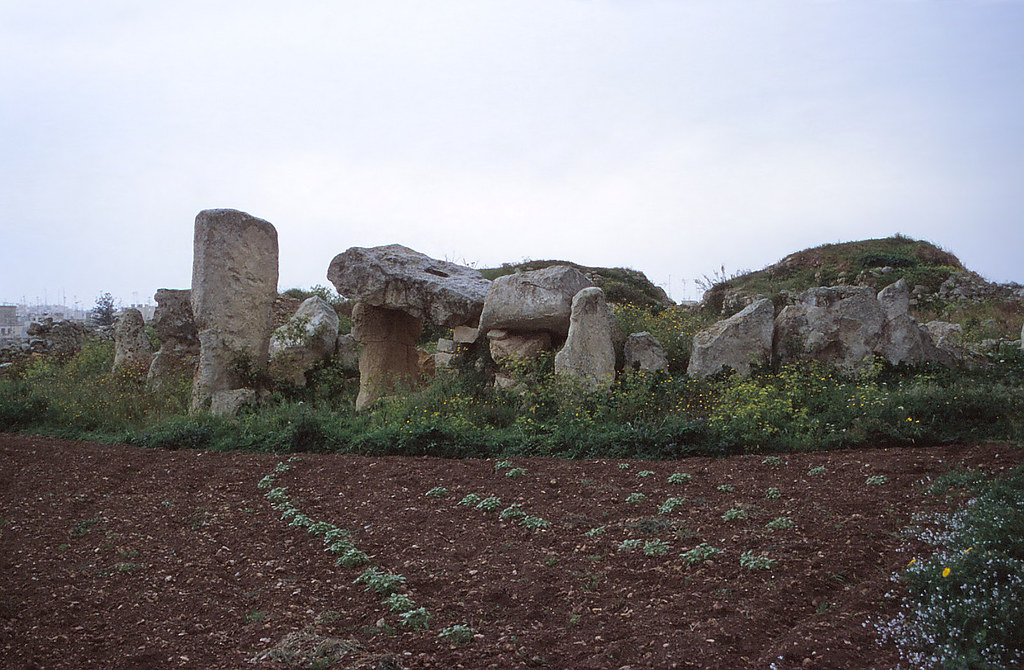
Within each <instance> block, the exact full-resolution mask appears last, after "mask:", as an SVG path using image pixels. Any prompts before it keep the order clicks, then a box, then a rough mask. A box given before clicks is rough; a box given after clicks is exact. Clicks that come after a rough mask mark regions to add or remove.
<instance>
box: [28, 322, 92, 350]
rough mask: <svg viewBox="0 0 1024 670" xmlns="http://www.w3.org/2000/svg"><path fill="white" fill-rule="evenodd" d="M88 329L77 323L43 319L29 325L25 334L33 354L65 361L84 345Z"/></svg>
mask: <svg viewBox="0 0 1024 670" xmlns="http://www.w3.org/2000/svg"><path fill="white" fill-rule="evenodd" d="M88 333H89V328H88V327H87V326H86V325H85V324H83V323H79V322H77V321H63V320H61V321H54V320H53V319H51V318H50V317H44V318H43V319H42V320H40V321H33V322H32V323H30V324H29V326H28V328H27V329H26V331H25V334H26V335H28V337H29V341H28V344H29V348H30V349H31V350H32V352H33V353H37V354H49V355H51V356H55V357H57V358H60V359H67V358H70V357H72V356H74V355H75V354H77V353H78V352H79V351H81V349H82V345H83V344H84V343H85V337H86V335H87V334H88Z"/></svg>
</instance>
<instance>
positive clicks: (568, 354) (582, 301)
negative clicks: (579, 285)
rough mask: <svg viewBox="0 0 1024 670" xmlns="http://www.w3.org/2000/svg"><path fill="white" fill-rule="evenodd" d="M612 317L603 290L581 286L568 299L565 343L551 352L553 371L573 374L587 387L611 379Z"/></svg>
mask: <svg viewBox="0 0 1024 670" xmlns="http://www.w3.org/2000/svg"><path fill="white" fill-rule="evenodd" d="M612 336H613V335H612V317H611V310H609V309H608V303H607V302H605V299H604V292H603V291H602V290H601V289H599V288H596V287H591V288H585V289H583V290H582V291H580V292H579V293H577V294H576V296H575V297H574V298H573V299H572V311H571V315H570V318H569V332H568V335H567V337H566V339H565V346H563V347H562V349H561V350H560V351H559V352H558V353H557V354H556V355H555V374H559V375H566V376H569V377H574V378H576V379H578V380H579V381H580V382H582V383H583V384H584V385H585V386H588V387H590V388H594V389H596V388H601V387H607V386H609V385H610V384H611V383H612V382H613V381H615V348H614V346H613V344H612Z"/></svg>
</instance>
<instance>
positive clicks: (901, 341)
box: [875, 279, 934, 364]
mask: <svg viewBox="0 0 1024 670" xmlns="http://www.w3.org/2000/svg"><path fill="white" fill-rule="evenodd" d="M877 300H878V304H879V306H880V307H881V308H882V312H883V313H884V314H885V323H884V325H883V326H882V339H881V341H879V343H878V345H877V346H876V348H875V353H877V354H879V355H881V356H882V357H884V358H885V359H886V360H887V361H889V362H891V363H894V364H899V363H910V364H916V363H923V362H924V361H926V360H929V359H930V358H931V357H930V356H929V354H931V353H933V349H934V347H932V345H931V342H930V341H928V340H929V339H930V338H929V336H928V333H927V331H924V330H923V329H922V328H921V327H920V326H918V324H917V320H916V319H914V317H912V316H910V287H909V286H908V285H907V282H906V281H905V280H903V279H900V280H898V281H896V282H894V283H892V284H889V285H888V286H886V287H885V288H883V289H882V290H881V291H879V292H878V296H877Z"/></svg>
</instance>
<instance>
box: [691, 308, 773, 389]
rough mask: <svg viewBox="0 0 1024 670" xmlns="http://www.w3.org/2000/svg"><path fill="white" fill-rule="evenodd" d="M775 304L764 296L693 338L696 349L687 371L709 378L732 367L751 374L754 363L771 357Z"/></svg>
mask: <svg viewBox="0 0 1024 670" xmlns="http://www.w3.org/2000/svg"><path fill="white" fill-rule="evenodd" d="M774 327H775V306H774V305H773V304H772V301H771V300H768V299H767V298H761V299H760V300H757V301H756V302H753V303H751V304H749V305H747V306H746V307H744V308H743V309H742V310H740V311H739V312H737V313H736V314H734V315H732V316H730V317H729V318H728V319H723V320H722V321H719V322H718V323H716V324H714V325H712V326H711V327H710V328H707V329H705V330H702V331H700V332H699V333H697V334H696V335H694V337H693V351H692V352H691V353H690V363H689V365H688V366H687V368H686V374H688V375H690V376H691V377H706V376H707V375H713V374H716V373H718V372H721V370H722V368H726V367H728V368H732V369H733V370H735V371H736V372H738V373H739V374H741V375H749V374H750V368H751V366H753V365H760V364H763V363H766V362H768V361H769V360H770V358H771V354H772V333H773V332H774Z"/></svg>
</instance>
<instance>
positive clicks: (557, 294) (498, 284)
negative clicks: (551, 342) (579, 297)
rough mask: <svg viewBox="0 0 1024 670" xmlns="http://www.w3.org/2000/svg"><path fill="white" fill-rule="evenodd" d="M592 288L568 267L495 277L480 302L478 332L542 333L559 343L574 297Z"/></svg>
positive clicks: (567, 324) (552, 267) (565, 327)
mask: <svg viewBox="0 0 1024 670" xmlns="http://www.w3.org/2000/svg"><path fill="white" fill-rule="evenodd" d="M592 286H593V283H592V282H591V281H590V280H589V279H587V278H586V277H585V276H584V275H583V273H581V272H580V271H579V270H577V269H576V268H573V267H570V266H568V265H553V266H551V267H548V268H544V269H543V270H533V271H531V272H519V273H516V274H511V275H505V276H503V277H498V278H497V279H495V280H494V281H493V282H492V283H491V288H490V291H488V293H487V299H486V300H485V301H484V308H483V313H482V314H481V315H480V331H481V332H484V333H486V332H488V331H491V330H511V331H539V330H546V331H548V332H550V333H551V334H552V335H554V336H555V338H557V339H559V340H561V339H563V338H565V337H566V336H567V335H568V333H569V318H570V314H571V313H572V302H573V298H574V296H575V295H576V294H577V293H579V292H580V291H581V290H583V289H585V288H589V287H592Z"/></svg>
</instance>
